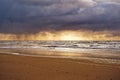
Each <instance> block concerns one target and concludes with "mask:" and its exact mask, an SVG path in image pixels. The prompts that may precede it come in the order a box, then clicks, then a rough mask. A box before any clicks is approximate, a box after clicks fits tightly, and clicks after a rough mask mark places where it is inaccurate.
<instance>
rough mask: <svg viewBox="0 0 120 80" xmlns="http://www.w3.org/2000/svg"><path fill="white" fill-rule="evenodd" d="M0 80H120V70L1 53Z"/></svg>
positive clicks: (107, 66)
mask: <svg viewBox="0 0 120 80" xmlns="http://www.w3.org/2000/svg"><path fill="white" fill-rule="evenodd" d="M0 80H120V68H119V67H117V66H115V65H112V64H111V65H102V64H94V63H90V62H88V63H87V62H85V63H84V62H82V61H79V62H77V61H75V60H70V59H57V58H46V57H31V56H18V55H10V54H4V53H0Z"/></svg>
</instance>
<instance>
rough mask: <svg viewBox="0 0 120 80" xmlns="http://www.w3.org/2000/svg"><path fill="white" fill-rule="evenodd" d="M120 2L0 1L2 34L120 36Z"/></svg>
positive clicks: (87, 0) (70, 0)
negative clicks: (77, 32)
mask: <svg viewBox="0 0 120 80" xmlns="http://www.w3.org/2000/svg"><path fill="white" fill-rule="evenodd" d="M119 14H120V1H119V0H0V33H2V34H18V35H19V34H35V33H39V32H43V31H52V32H56V31H63V30H74V31H75V30H83V31H92V32H101V31H107V32H109V33H110V34H112V35H113V36H120V33H119V32H120V15H119Z"/></svg>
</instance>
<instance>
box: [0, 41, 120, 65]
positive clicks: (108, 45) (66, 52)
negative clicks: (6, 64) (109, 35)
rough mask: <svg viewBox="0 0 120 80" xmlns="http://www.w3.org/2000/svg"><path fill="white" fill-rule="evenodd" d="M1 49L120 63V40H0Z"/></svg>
mask: <svg viewBox="0 0 120 80" xmlns="http://www.w3.org/2000/svg"><path fill="white" fill-rule="evenodd" d="M0 51H4V52H5V53H10V54H14V55H24V56H25V55H29V56H37V57H39V56H41V57H52V58H70V59H84V60H89V61H94V62H99V63H104V62H107V63H116V64H120V41H0Z"/></svg>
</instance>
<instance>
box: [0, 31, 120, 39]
mask: <svg viewBox="0 0 120 80" xmlns="http://www.w3.org/2000/svg"><path fill="white" fill-rule="evenodd" d="M0 40H120V36H111V34H110V33H109V32H107V31H105V32H91V31H57V32H39V33H36V34H19V35H15V34H0Z"/></svg>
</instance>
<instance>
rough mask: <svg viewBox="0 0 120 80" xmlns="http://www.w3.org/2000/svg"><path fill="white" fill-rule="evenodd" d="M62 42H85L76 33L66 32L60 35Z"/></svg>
mask: <svg viewBox="0 0 120 80" xmlns="http://www.w3.org/2000/svg"><path fill="white" fill-rule="evenodd" d="M60 39H61V40H83V38H82V37H81V36H80V35H79V36H78V35H77V34H76V33H74V32H64V33H63V34H62V35H60Z"/></svg>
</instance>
